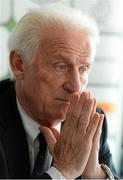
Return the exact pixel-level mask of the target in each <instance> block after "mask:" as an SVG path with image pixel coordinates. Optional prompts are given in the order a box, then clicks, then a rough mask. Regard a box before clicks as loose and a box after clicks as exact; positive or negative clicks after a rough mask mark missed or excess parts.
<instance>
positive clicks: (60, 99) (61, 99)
mask: <svg viewBox="0 0 123 180" xmlns="http://www.w3.org/2000/svg"><path fill="white" fill-rule="evenodd" d="M56 100H59V101H63V102H67V103H68V102H69V100H67V99H63V98H56Z"/></svg>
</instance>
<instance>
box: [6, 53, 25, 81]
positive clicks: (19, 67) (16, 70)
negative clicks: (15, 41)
mask: <svg viewBox="0 0 123 180" xmlns="http://www.w3.org/2000/svg"><path fill="white" fill-rule="evenodd" d="M9 61H10V66H11V69H12V72H13V74H14V76H15V78H16V79H18V80H21V79H23V77H24V71H23V70H24V68H23V59H22V56H21V55H20V54H19V53H18V52H16V51H11V52H10V55H9Z"/></svg>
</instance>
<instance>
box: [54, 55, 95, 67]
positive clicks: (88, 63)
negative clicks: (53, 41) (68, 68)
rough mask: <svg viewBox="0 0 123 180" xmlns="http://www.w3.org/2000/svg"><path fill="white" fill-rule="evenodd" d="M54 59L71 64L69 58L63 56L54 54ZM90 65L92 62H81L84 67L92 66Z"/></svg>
mask: <svg viewBox="0 0 123 180" xmlns="http://www.w3.org/2000/svg"><path fill="white" fill-rule="evenodd" d="M54 57H55V58H56V59H60V60H62V61H65V62H66V61H67V62H68V63H71V60H70V58H69V57H66V56H64V55H63V54H56V55H55V56H54ZM92 64H93V62H92V61H90V62H83V65H86V66H92Z"/></svg>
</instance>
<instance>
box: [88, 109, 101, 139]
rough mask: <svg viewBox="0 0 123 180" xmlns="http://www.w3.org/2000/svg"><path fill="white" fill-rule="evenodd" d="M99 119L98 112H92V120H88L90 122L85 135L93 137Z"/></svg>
mask: <svg viewBox="0 0 123 180" xmlns="http://www.w3.org/2000/svg"><path fill="white" fill-rule="evenodd" d="M99 120H100V115H99V113H94V115H93V118H92V120H91V121H90V124H89V126H88V128H87V136H88V137H89V138H91V139H93V137H94V135H95V133H96V129H97V127H98V123H99Z"/></svg>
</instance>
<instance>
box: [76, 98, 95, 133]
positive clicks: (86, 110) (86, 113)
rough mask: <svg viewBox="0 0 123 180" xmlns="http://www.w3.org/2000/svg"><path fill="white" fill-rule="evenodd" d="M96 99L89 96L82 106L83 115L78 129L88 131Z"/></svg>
mask: <svg viewBox="0 0 123 180" xmlns="http://www.w3.org/2000/svg"><path fill="white" fill-rule="evenodd" d="M93 104H94V101H93V99H92V98H88V99H87V100H86V102H85V104H84V106H83V108H82V112H81V117H80V119H79V122H78V129H79V130H80V131H83V133H86V129H87V127H88V124H89V122H90V117H91V114H92V111H93Z"/></svg>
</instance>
